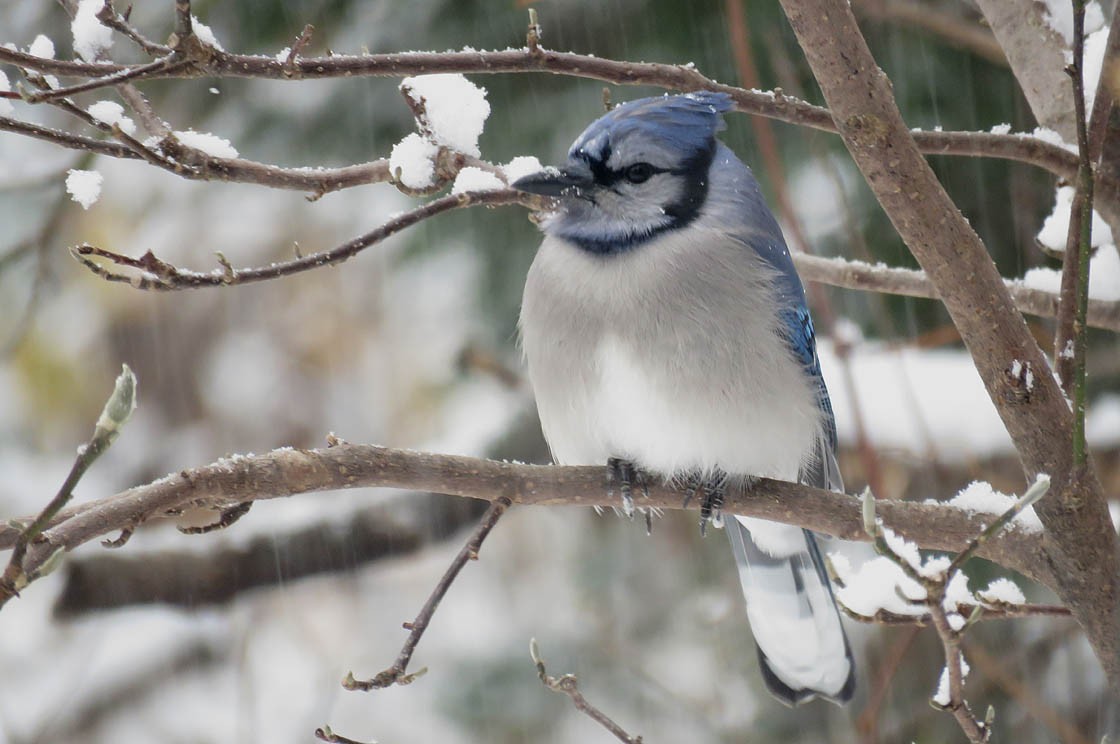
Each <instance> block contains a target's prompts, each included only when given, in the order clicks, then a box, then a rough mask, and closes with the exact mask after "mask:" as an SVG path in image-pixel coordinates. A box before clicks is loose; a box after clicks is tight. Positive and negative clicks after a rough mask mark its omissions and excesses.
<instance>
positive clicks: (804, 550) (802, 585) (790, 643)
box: [726, 517, 856, 706]
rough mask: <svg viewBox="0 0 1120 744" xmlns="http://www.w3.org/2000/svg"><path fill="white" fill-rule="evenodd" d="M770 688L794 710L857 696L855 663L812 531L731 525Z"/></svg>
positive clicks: (737, 521) (743, 520)
mask: <svg viewBox="0 0 1120 744" xmlns="http://www.w3.org/2000/svg"><path fill="white" fill-rule="evenodd" d="M726 531H727V534H728V536H729V537H730V538H731V549H732V552H733V553H734V554H735V562H736V564H737V565H738V568H739V579H740V581H741V582H742V584H743V594H744V596H745V597H746V600H747V617H748V619H749V620H750V624H751V630H752V631H753V632H754V638H755V643H756V644H757V645H758V658H759V663H760V665H761V667H762V674H763V678H764V679H765V680H766V686H767V687H768V688H769V689H770V692H771V693H773V695H774V696H775V697H777V698H778V699H779V700H781V701H782V702H784V703H786V704H787V705H790V706H793V705H797V704H799V703H803V702H805V701H807V700H811V699H813V698H814V697H817V696H820V697H823V698H825V699H827V700H830V701H832V702H834V703H837V704H843V703H846V702H848V701H849V700H850V699H851V697H852V693H853V691H854V690H855V684H856V677H855V663H854V662H853V659H852V651H851V648H850V646H849V645H848V638H847V636H846V635H845V634H844V628H843V627H842V626H841V624H840V612H839V610H838V609H837V607H836V600H835V599H833V596H832V587H831V585H830V584H829V581H828V575H827V573H826V572H825V568H824V560H823V559H822V558H821V553H820V549H819V548H818V547H817V541H816V539H815V538H814V537H813V533H811V532H809V531H808V530H803V529H801V528H800V527H791V526H789V525H781V524H775V523H773V522H766V521H764V520H760V519H752V518H749V517H735V518H734V519H729V520H727V529H726Z"/></svg>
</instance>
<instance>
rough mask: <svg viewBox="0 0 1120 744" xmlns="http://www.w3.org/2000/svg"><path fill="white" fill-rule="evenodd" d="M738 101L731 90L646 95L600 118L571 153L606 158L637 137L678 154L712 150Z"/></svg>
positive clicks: (593, 123)
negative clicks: (730, 94)
mask: <svg viewBox="0 0 1120 744" xmlns="http://www.w3.org/2000/svg"><path fill="white" fill-rule="evenodd" d="M733 108H734V103H733V102H732V100H731V96H729V95H727V94H726V93H713V92H711V91H697V92H695V93H685V94H683V95H675V96H656V97H653V98H640V99H638V100H636V101H630V102H629V103H624V104H621V105H620V106H618V107H617V108H615V109H614V110H612V111H610V112H609V113H607V114H604V115H603V116H601V117H599V118H598V119H596V120H595V121H594V122H592V123H591V125H590V126H588V127H587V129H586V130H584V132H583V134H582V135H580V137H579V139H577V140H576V141H575V143H574V144H573V145H572V148H571V150H569V151H568V155H569V157H572V158H579V159H581V160H586V161H596V160H597V161H606V160H607V159H608V158H609V157H610V154H611V151H612V149H615V148H617V147H618V145H619V144H620V143H622V142H624V141H626V140H630V139H631V138H633V139H634V140H638V141H640V142H644V143H649V144H654V143H656V145H657V146H658V149H663V150H665V151H666V154H669V153H672V154H674V155H675V156H676V157H678V158H680V157H687V156H688V155H691V154H694V153H697V152H702V151H706V150H710V149H711V148H712V147H713V143H714V140H715V135H716V133H717V132H719V131H721V130H722V129H723V128H724V123H723V116H722V114H724V113H726V112H728V111H731V110H732V109H733Z"/></svg>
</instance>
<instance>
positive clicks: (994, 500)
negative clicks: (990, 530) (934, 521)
mask: <svg viewBox="0 0 1120 744" xmlns="http://www.w3.org/2000/svg"><path fill="white" fill-rule="evenodd" d="M1016 501H1018V499H1017V498H1016V497H1014V496H1008V495H1007V494H1005V493H1000V492H999V491H997V490H995V489H994V488H992V484H991V483H987V482H985V481H973V482H972V483H969V484H968V485H967V486H965V487H964V489H963V490H962V491H961V492H960V493H958V494H957V495H956V496H954V497H953V498H952V499H950V500H949V502H948V503H949V505H950V506H955V507H957V508H958V509H964V510H966V511H970V512H976V513H978V514H992V515H995V516H999V515H1000V514H1003V513H1004V512H1005V511H1007V510H1008V509H1010V508H1011V507H1013V506H1014V505H1015V502H1016ZM1013 524H1016V525H1018V526H1019V527H1022V528H1023V529H1026V530H1029V531H1030V532H1041V531H1042V522H1041V521H1039V519H1038V515H1037V514H1035V513H1034V507H1033V506H1028V507H1027V508H1026V509H1024V510H1023V511H1021V512H1019V514H1018V516H1016V517H1015V519H1014V520H1013Z"/></svg>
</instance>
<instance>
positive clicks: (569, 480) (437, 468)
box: [0, 443, 1055, 585]
mask: <svg viewBox="0 0 1120 744" xmlns="http://www.w3.org/2000/svg"><path fill="white" fill-rule="evenodd" d="M371 487H389V488H404V489H409V490H415V491H428V492H433V493H443V494H448V495H451V496H464V497H467V498H476V499H482V500H485V501H493V500H495V499H497V498H499V497H506V498H508V499H509V500H510V502H511V503H513V504H526V505H541V506H551V505H557V504H566V505H575V506H617V499H615V498H612V497H610V496H608V494H607V470H606V468H601V467H556V466H542V465H524V464H518V463H508V462H497V461H494V460H482V459H477V458H470V457H458V456H452V455H439V454H431V453H423V452H414V451H411V450H397V449H390V448H386V447H378V446H374V445H357V444H348V443H340V444H337V445H335V446H333V447H327V448H326V449H315V450H303V449H293V448H283V449H278V450H274V451H272V452H270V453H267V454H263V455H244V456H242V455H237V456H234V457H232V458H229V459H223V460H219V461H217V462H215V463H213V464H211V465H206V466H203V467H199V468H194V469H190V470H183V471H180V472H179V473H176V474H174V475H170V476H167V477H165V478H162V479H160V480H157V481H154V482H152V483H149V484H147V485H144V486H137V487H135V488H131V489H129V490H127V491H124V492H122V493H119V494H116V495H114V496H108V497H105V498H102V499H98V500H95V501H90V502H86V503H84V504H80V505H77V506H74V507H71V508H69V509H66V510H64V511H62V512H61V513H60V514H59V515H58V516H57V517H56V518H55V519H54V520H52V521H51V523H50V525H49V529H47V530H46V532H45V533H44V534H43V539H42V540H41V541H40V542H38V543H36V544H35V545H33V546H31V549H30V550H29V553H28V561H29V564H38V563H39V562H41V561H42V560H43V559H45V557H46V556H47V555H49V554H50V553H53V552H54V551H55V550H57V549H59V548H64V549H66V550H73V549H74V548H76V547H78V546H80V545H83V544H85V543H87V542H90V541H92V540H95V539H97V538H99V537H102V536H104V535H107V534H111V533H114V532H116V531H117V530H121V529H124V528H126V527H135V526H137V525H140V524H143V523H144V522H145V521H147V520H149V519H152V518H155V517H159V516H162V515H164V514H167V513H168V512H173V511H178V510H182V509H185V508H189V507H192V506H195V507H205V508H211V509H219V510H220V509H222V508H224V507H227V506H232V505H234V504H238V503H242V502H246V501H258V500H262V499H271V498H281V497H285V496H292V495H294V494H301V493H311V492H316V491H329V490H337V489H348V488H371ZM684 496H685V494H684V493H683V492H682V491H680V490H678V489H676V488H674V487H673V486H671V485H667V484H664V483H660V482H652V483H650V484H649V497H648V499H646V497H645V495H644V493H643V494H642V495H641V496H640V497H636V499H635V500H636V501H637V502H638V505H639V506H649V507H655V508H659V509H681V508H683V501H684ZM877 508H878V510H879V513H880V515H882V516H883V518H884V519H886V520H888V521H889V522H890V524H891V525H892V528H893V529H895V531H896V532H899V533H900V534H902V535H904V536H905V537H906V538H907V539H909V540H911V541H912V542H915V543H917V544H918V545H920V546H922V547H923V548H929V549H933V550H952V551H960V550H963V549H964V548H965V547H966V546H967V545H968V543H969V540H971V539H972V537H973V536H974V535H976V534H978V533H979V532H981V531H982V530H983V526H984V525H985V524H986V523H988V522H989V521H990V520H991V517H990V515H987V516H986V515H982V514H975V515H974V514H970V513H968V512H964V511H962V510H960V509H956V508H954V507H950V506H944V505H933V504H917V503H909V502H899V501H891V500H888V499H884V500H881V501H879V502H878V503H877ZM723 511H724V513H726V514H743V515H746V516H755V517H761V518H763V519H769V520H773V521H777V522H784V523H786V524H793V525H798V526H801V527H805V528H808V529H812V530H815V531H817V532H822V533H825V534H829V535H835V536H837V537H841V538H843V539H847V540H864V541H866V540H867V539H868V537H867V535H866V533H865V532H864V529H863V521H862V516H861V514H860V504H859V501H858V500H856V499H854V498H852V497H850V496H846V495H844V494H838V493H833V492H831V491H824V490H820V489H816V488H811V487H808V486H803V485H799V484H795V483H786V482H783V481H774V480H769V479H766V478H763V479H760V480H759V481H758V482H757V483H756V484H755V485H754V486H753V487H752V488H750V489H749V490H743V489H741V488H738V487H736V488H732V489H729V491H728V494H727V499H726V501H725V503H724V507H723ZM17 535H18V530H16V529H14V528H13V527H11V526H10V525H7V524H0V549H6V548H10V547H11V546H12V545H13V544H14V541H15V538H16V536H17ZM979 554H980V555H981V556H983V557H985V558H987V559H989V560H991V561H994V562H996V563H999V564H1001V565H1004V566H1007V567H1008V568H1012V569H1014V570H1016V571H1019V572H1021V573H1023V574H1024V575H1026V576H1028V577H1030V578H1032V579H1034V580H1036V581H1040V582H1042V583H1043V584H1046V585H1050V584H1052V583H1053V582H1054V581H1055V578H1054V574H1053V573H1052V571H1051V569H1050V566H1049V565H1048V563H1047V562H1046V560H1045V556H1044V554H1043V540H1042V536H1041V535H1039V534H1035V533H1030V532H1027V531H1024V530H1022V529H1012V530H1009V531H1005V532H1003V533H1001V534H1000V535H999V536H997V537H995V538H993V539H992V540H991V541H989V542H988V543H986V544H985V545H984V546H983V547H982V548H981V550H980V552H979Z"/></svg>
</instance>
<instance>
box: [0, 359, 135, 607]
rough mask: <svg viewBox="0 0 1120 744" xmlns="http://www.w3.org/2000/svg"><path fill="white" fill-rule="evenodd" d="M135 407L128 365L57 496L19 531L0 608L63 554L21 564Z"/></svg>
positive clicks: (1, 583)
mask: <svg viewBox="0 0 1120 744" xmlns="http://www.w3.org/2000/svg"><path fill="white" fill-rule="evenodd" d="M135 407H136V378H135V377H134V376H133V374H132V370H130V369H129V368H128V365H125V366H124V369H123V370H122V371H121V374H120V376H118V377H117V381H116V384H115V385H114V386H113V392H112V394H110V396H109V399H108V400H107V401H106V402H105V407H104V408H103V409H102V411H101V416H100V417H99V418H98V419H97V424H96V426H94V429H93V435H92V436H91V437H90V439H89V441H88V442H86V444H85V445H83V446H82V447H81V448H79V450H78V455H77V457H76V458H75V459H74V464H73V466H71V468H70V473H69V474H68V475H67V476H66V480H65V481H64V482H63V484H62V487H61V488H59V490H58V493H56V494H55V496H54V498H53V499H51V500H50V502H49V503H48V504H47V505H46V506H45V507H44V508H43V510H42V511H41V512H39V514H38V516H36V517H35V519H34V520H32V521H31V522H30V523H29V524H28V525H27V526H26V527H24V528H23V529H22V530H20V533H19V537H18V538H17V539H16V543H15V546H14V547H13V548H12V555H11V557H10V558H9V560H8V566H7V568H5V569H4V573H3V575H2V576H0V607H3V606H4V605H5V604H6V603H7V601H8V600H9V599H11V598H12V597H17V596H19V593H20V590H21V589H23V588H24V587H26V586H27V585H28V584H29V583H30V582H32V581H34V580H35V579H36V578H38V577H39V576H41V575H43V574H44V573H46V570H45V569H46V568H47V565H48V561H51V560H54V559H55V558H56V557H57V556H58V555H59V554H60V553H61V552H62V551H63V548H61V547H60V548H58V549H57V550H55V551H52V552H51V554H50V555H49V556H48V557H47V558H46V559H45V560H43V561H41V562H39V563H38V564H37V565H36V566H34V567H33V568H31V569H30V570H29V569H28V566H27V565H25V562H24V558H25V557H26V555H27V549H28V547H29V546H30V545H31V544H32V543H33V542H34V541H37V540H38V539H39V537H40V536H41V535H42V534H43V531H44V530H45V529H47V527H48V525H50V524H51V522H52V521H53V520H54V519H55V517H56V516H57V515H58V514H59V512H61V511H62V509H63V507H65V506H66V504H67V503H68V502H69V501H70V499H71V497H72V496H73V495H74V487H75V486H77V485H78V481H80V480H81V479H82V476H83V475H85V472H86V470H88V469H89V467H90V465H92V464H93V463H94V462H95V461H96V460H97V458H98V457H100V456H101V455H102V453H104V452H105V450H107V449H108V448H109V445H111V444H112V443H113V441H114V440H115V439H116V438H117V435H118V434H120V429H121V427H122V426H124V424H125V422H126V421H128V418H129V416H131V415H132V410H133V409H134V408H135Z"/></svg>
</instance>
